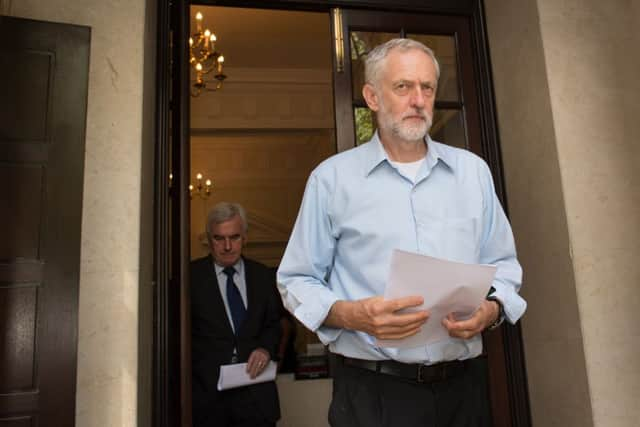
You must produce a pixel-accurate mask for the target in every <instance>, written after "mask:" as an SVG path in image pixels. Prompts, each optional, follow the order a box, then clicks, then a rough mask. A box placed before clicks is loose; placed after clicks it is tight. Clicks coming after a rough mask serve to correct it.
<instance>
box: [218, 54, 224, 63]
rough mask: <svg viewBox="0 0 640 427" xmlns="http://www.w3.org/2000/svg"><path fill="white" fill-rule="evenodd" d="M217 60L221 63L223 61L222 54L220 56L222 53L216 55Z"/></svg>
mask: <svg viewBox="0 0 640 427" xmlns="http://www.w3.org/2000/svg"><path fill="white" fill-rule="evenodd" d="M218 62H220V63H223V62H224V56H222V55H220V56H218Z"/></svg>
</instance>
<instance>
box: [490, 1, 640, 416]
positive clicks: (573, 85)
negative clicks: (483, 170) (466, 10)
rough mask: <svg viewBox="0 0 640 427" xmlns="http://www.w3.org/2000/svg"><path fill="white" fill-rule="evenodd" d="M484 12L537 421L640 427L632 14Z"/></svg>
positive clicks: (548, 6)
mask: <svg viewBox="0 0 640 427" xmlns="http://www.w3.org/2000/svg"><path fill="white" fill-rule="evenodd" d="M485 6H486V15H487V24H488V30H489V41H490V49H491V59H492V63H493V72H494V84H495V93H496V99H497V109H498V119H499V128H500V137H501V145H502V151H503V161H504V167H505V177H506V182H507V191H508V194H509V208H510V213H511V219H512V223H513V227H514V232H515V234H516V239H517V242H518V249H519V253H520V258H521V260H522V263H523V266H524V271H525V279H524V280H525V281H524V285H523V290H522V292H523V295H524V296H525V298H526V299H527V300H528V301H529V308H528V311H527V314H526V316H525V318H524V320H523V322H522V326H523V334H524V344H525V354H526V361H527V370H528V372H527V373H528V378H529V386H530V395H531V407H532V415H533V422H534V425H535V426H545V427H546V426H576V427H578V426H580V427H582V426H591V425H594V426H602V427H622V426H625V427H631V426H635V425H637V420H638V419H639V418H640V412H639V411H640V407H638V405H637V400H638V398H639V397H640V392H639V390H640V372H639V371H640V363H638V362H637V354H638V353H639V350H640V339H638V338H639V337H638V335H639V334H640V332H639V330H638V329H637V328H634V327H633V326H632V325H633V324H634V323H635V322H634V320H635V316H634V315H635V314H636V313H637V307H638V304H639V303H640V288H638V286H637V283H638V282H639V279H640V264H639V263H638V262H637V261H634V260H637V259H638V257H639V256H640V246H639V245H640V243H639V242H640V239H639V237H640V203H639V202H640V200H639V196H640V194H639V192H638V191H637V188H638V177H639V175H640V172H638V170H639V169H638V168H637V167H635V168H634V161H635V160H637V159H638V158H639V157H638V154H639V153H638V151H639V148H638V147H639V143H638V141H639V140H640V127H639V126H640V122H639V121H638V120H637V116H638V112H639V109H640V107H639V106H638V103H637V95H638V94H639V93H640V90H639V89H640V86H639V83H638V79H637V77H634V76H637V75H638V74H639V72H640V69H639V68H640V62H639V56H638V50H637V45H638V39H639V36H638V31H637V26H638V24H640V20H639V17H640V15H639V14H638V10H639V7H638V5H637V3H636V4H634V2H630V1H616V2H607V3H606V4H603V3H602V2H598V1H595V0H592V1H591V0H569V1H563V2H555V1H551V0H528V1H521V2H517V4H516V3H514V2H510V1H505V0H486V1H485Z"/></svg>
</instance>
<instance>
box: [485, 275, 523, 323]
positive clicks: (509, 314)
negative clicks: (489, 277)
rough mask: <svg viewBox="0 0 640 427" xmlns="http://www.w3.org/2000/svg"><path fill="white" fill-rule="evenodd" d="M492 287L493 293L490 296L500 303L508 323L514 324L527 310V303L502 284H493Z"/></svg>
mask: <svg viewBox="0 0 640 427" xmlns="http://www.w3.org/2000/svg"><path fill="white" fill-rule="evenodd" d="M493 287H494V289H495V291H494V292H493V293H492V294H491V296H492V297H494V298H496V299H497V300H498V301H500V303H501V304H502V308H503V310H504V315H505V317H506V319H507V320H508V321H509V323H511V324H512V325H513V324H515V323H516V322H517V321H518V320H519V319H520V318H521V317H522V315H523V314H524V312H525V310H526V309H527V302H526V301H525V300H524V299H523V298H522V297H521V296H520V295H518V293H516V292H515V291H514V290H513V289H511V288H509V287H508V286H505V285H504V284H502V283H498V282H494V283H493Z"/></svg>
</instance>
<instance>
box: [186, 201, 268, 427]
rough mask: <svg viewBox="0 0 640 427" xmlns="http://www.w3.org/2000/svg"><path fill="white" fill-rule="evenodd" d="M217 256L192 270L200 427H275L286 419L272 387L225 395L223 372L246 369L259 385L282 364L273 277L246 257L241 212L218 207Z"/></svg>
mask: <svg viewBox="0 0 640 427" xmlns="http://www.w3.org/2000/svg"><path fill="white" fill-rule="evenodd" d="M206 228H207V238H208V241H209V247H210V250H211V254H210V255H209V256H206V257H204V258H200V259H197V260H194V261H192V263H191V331H192V359H193V365H192V369H193V425H194V427H213V426H216V427H241V426H242V427H268V426H275V422H276V421H277V420H278V419H279V418H280V404H279V400H278V391H277V389H276V384H275V382H273V381H269V382H263V383H258V384H254V385H250V386H247V387H239V388H235V389H230V390H224V391H218V389H217V383H218V375H219V372H220V366H221V365H226V364H231V363H244V362H246V363H247V372H248V373H249V376H250V377H252V378H255V377H256V376H257V375H259V374H260V373H261V372H262V371H263V370H264V369H265V368H266V366H267V364H268V363H269V361H270V360H272V359H275V354H276V349H277V346H278V343H279V340H280V313H279V310H278V298H279V296H278V295H277V291H276V288H275V284H274V277H273V275H272V274H271V273H270V271H269V270H268V269H267V267H266V266H264V265H262V264H260V263H258V262H255V261H252V260H249V259H247V258H244V257H242V248H243V247H244V244H245V243H246V240H247V220H246V214H245V211H244V209H243V208H242V206H240V205H238V204H235V203H226V202H222V203H219V204H217V205H216V206H215V207H214V208H213V209H212V210H211V212H210V213H209V215H208V217H207V226H206Z"/></svg>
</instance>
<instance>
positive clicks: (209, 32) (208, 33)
mask: <svg viewBox="0 0 640 427" xmlns="http://www.w3.org/2000/svg"><path fill="white" fill-rule="evenodd" d="M210 35H211V31H209V29H208V28H207V29H206V30H204V36H205V37H206V38H209V36H210Z"/></svg>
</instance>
